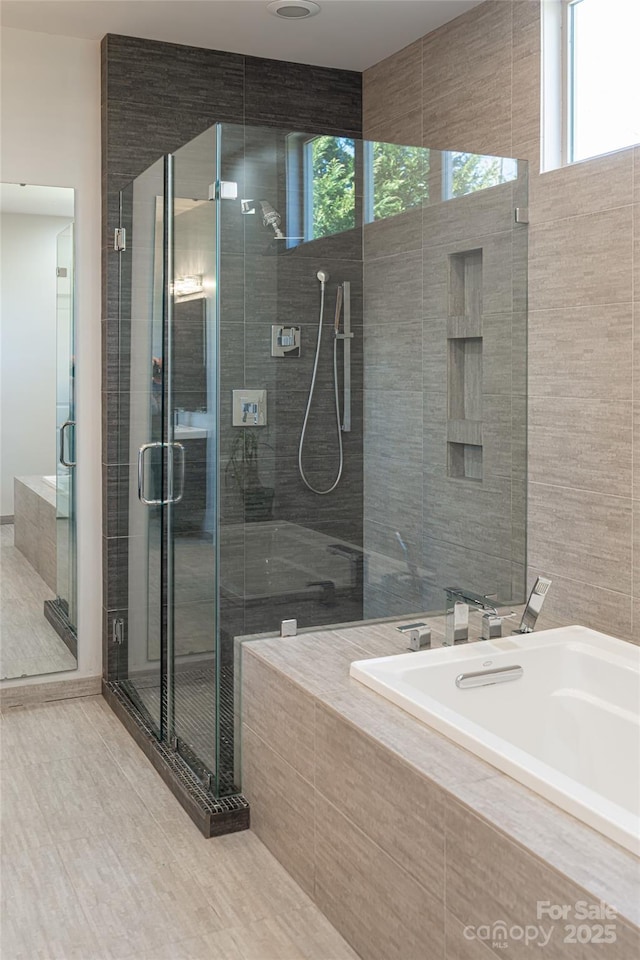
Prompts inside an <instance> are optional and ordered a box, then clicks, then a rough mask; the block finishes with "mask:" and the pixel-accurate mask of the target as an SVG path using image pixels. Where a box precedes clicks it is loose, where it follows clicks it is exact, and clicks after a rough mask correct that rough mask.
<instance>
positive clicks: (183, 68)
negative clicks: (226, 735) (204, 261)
mask: <svg viewBox="0 0 640 960" xmlns="http://www.w3.org/2000/svg"><path fill="white" fill-rule="evenodd" d="M361 116H362V114H361V75H360V74H358V73H354V72H350V71H340V70H332V69H327V68H324V67H316V66H308V65H305V64H296V63H285V62H280V61H273V60H263V59H259V58H255V57H244V56H241V55H238V54H233V53H224V52H219V51H214V50H205V49H201V48H196V47H186V46H181V45H177V44H168V43H157V42H155V41H150V40H143V39H137V38H131V37H121V36H113V35H109V36H107V37H106V38H105V40H104V41H103V45H102V117H103V128H102V149H103V238H102V242H103V322H102V342H103V383H102V389H103V394H102V398H103V650H104V653H105V658H104V669H105V675H106V676H107V677H108V678H109V679H117V678H118V677H122V676H126V668H127V647H126V643H125V644H123V645H122V646H117V645H114V644H113V643H112V642H111V631H110V625H111V622H112V620H113V618H114V617H116V616H118V617H119V616H124V617H126V613H127V610H126V605H127V584H128V570H127V563H128V560H127V557H128V540H127V535H128V522H127V502H128V493H127V486H128V480H129V473H130V465H129V462H128V458H129V451H128V443H127V439H126V438H127V434H128V415H129V411H128V402H127V398H128V393H129V388H130V385H129V383H128V382H127V381H126V378H123V367H122V365H121V364H120V362H119V361H120V354H121V352H122V350H123V349H124V345H123V343H122V342H121V340H120V339H119V329H118V254H117V253H115V252H114V251H113V231H114V228H115V227H116V226H117V225H118V195H119V191H120V190H121V189H122V188H123V187H124V186H126V184H127V183H129V182H130V181H131V180H132V179H134V178H135V177H136V176H138V175H139V174H140V173H142V172H143V171H144V170H146V169H147V168H148V167H149V166H150V165H151V164H152V163H153V162H154V161H156V160H157V159H158V158H159V157H161V156H162V155H163V154H164V153H167V152H173V151H175V150H177V149H178V148H179V147H180V146H182V145H183V144H185V143H186V142H188V141H190V140H191V139H193V138H194V137H196V136H197V135H198V134H200V133H202V132H203V131H204V130H206V129H207V128H208V127H210V126H211V125H212V124H214V123H215V122H216V121H227V122H228V123H235V124H242V123H246V124H248V125H260V126H266V127H273V128H288V129H291V130H304V131H306V132H310V133H329V134H334V135H340V136H352V137H358V136H360V134H361ZM238 208H239V204H238ZM243 219H244V218H243ZM248 219H252V220H257V218H248ZM227 235H228V236H231V234H227ZM231 242H232V241H231ZM261 242H262V243H263V241H261ZM226 252H227V253H228V254H229V256H230V260H231V261H233V255H234V252H235V253H240V254H242V252H243V251H242V248H240V249H239V250H238V249H237V248H236V249H235V251H234V250H233V249H231V250H227V251H226ZM224 253H225V251H223V255H224ZM310 253H312V252H311V251H310ZM316 253H317V256H318V260H317V262H316V261H315V260H314V259H313V254H312V256H311V257H310V258H309V259H308V261H307V262H306V263H304V264H302V263H300V261H301V260H302V258H301V257H296V256H292V257H283V258H282V260H281V262H282V264H283V266H282V267H278V268H276V266H275V263H276V261H280V258H277V257H264V258H262V259H263V260H264V264H263V267H264V275H265V276H267V277H268V283H267V285H266V286H265V285H264V284H263V285H262V286H260V279H261V278H260V275H259V270H258V265H257V263H256V264H253V265H254V266H255V267H256V269H255V271H254V272H253V273H252V274H251V277H249V276H248V277H247V279H248V280H249V281H250V280H251V279H255V285H253V284H252V283H251V282H249V283H248V286H247V289H254V290H255V291H260V292H261V297H262V299H261V300H260V302H259V303H258V304H256V305H255V306H256V309H255V310H254V311H253V312H252V311H251V301H252V297H251V296H248V297H247V299H246V300H245V299H244V294H243V276H242V274H240V287H239V291H236V290H234V282H233V278H234V273H233V270H232V266H233V264H232V263H230V262H228V263H227V264H226V266H227V268H228V270H227V273H226V275H225V279H226V281H227V283H226V289H227V291H228V292H229V294H230V299H229V300H228V301H227V303H226V312H225V311H224V310H223V316H222V318H221V320H222V324H223V325H224V324H227V326H226V327H225V330H226V331H227V332H228V333H230V332H231V325H232V324H235V326H236V329H237V330H241V331H242V337H241V340H242V341H243V343H244V340H245V339H247V342H248V343H250V345H251V346H252V348H255V349H262V347H264V356H263V357H262V359H261V358H260V357H259V356H257V355H256V354H255V351H254V350H250V351H249V352H248V354H247V363H248V364H253V368H254V369H260V371H261V373H262V374H264V373H265V372H266V371H267V369H268V367H269V365H270V357H269V354H268V353H267V349H268V347H269V340H268V337H266V336H264V333H265V330H266V327H265V324H266V323H267V321H268V322H269V323H271V322H272V321H271V319H270V313H273V322H275V320H276V319H279V320H281V321H283V322H286V320H287V319H289V322H292V321H293V320H294V319H295V320H296V321H297V322H300V316H301V314H302V315H304V316H305V318H307V317H308V321H309V335H308V336H307V343H306V346H307V354H308V353H309V348H310V338H311V333H310V331H311V325H312V322H313V320H314V319H315V315H316V311H317V302H318V287H317V281H315V279H314V277H315V272H316V270H317V269H318V268H319V267H320V266H323V267H324V268H325V269H326V268H327V266H328V268H329V270H330V272H331V273H332V274H333V276H334V278H335V280H338V279H340V278H345V277H346V274H347V273H349V271H351V273H353V266H351V267H350V266H349V263H347V260H349V261H350V259H351V255H350V254H346V255H345V254H344V251H342V252H340V251H337V252H336V251H335V250H330V251H328V250H326V249H322V250H317V251H316ZM236 259H237V260H238V262H240V261H241V260H242V257H241V256H239V257H236ZM358 259H361V250H359V251H358ZM327 260H330V261H337V264H336V266H335V267H334V268H333V269H332V266H331V264H328V263H327ZM285 263H286V266H285ZM296 264H298V267H296ZM358 269H359V270H360V276H361V263H359V264H358ZM290 274H296V277H297V279H298V280H299V285H298V287H297V288H295V290H294V292H293V293H291V291H290V287H289V283H290V280H291V279H293V277H292V276H290ZM275 278H277V292H278V296H279V297H281V300H280V306H281V307H282V309H281V310H279V311H278V310H277V309H276V308H275V305H274V291H275V290H276V286H275V283H276V279H275ZM352 279H354V280H358V276H357V274H356V275H355V276H353V277H352ZM334 289H335V288H334ZM266 290H268V291H269V297H267V296H266V295H265V291H266ZM235 293H238V296H235V299H234V295H235ZM296 297H298V299H297V300H296ZM234 304H235V306H236V307H239V312H238V311H236V312H234ZM223 305H224V304H223ZM238 321H239V322H238ZM258 322H259V323H260V331H259V336H258V335H257V331H258V326H257V323H258ZM305 322H306V320H305ZM269 329H270V328H269ZM252 332H256V336H255V337H253V338H251V337H250V336H249V335H250V334H251V333H252ZM232 339H233V338H230V339H229V340H228V341H226V345H227V347H228V353H227V360H228V363H229V366H230V372H231V367H232V365H233V351H232V346H233V343H232ZM242 357H243V361H244V348H243V350H242ZM294 371H295V372H294ZM223 372H224V371H223ZM236 372H237V373H238V375H239V376H242V377H244V376H245V374H247V375H248V367H245V365H244V363H243V365H242V369H241V370H236ZM287 376H288V380H287V384H288V388H289V389H290V390H291V391H293V393H296V392H297V399H298V401H299V400H300V397H301V395H302V393H303V389H304V388H306V386H307V384H308V365H307V364H306V363H303V364H300V365H299V366H296V365H295V363H294V365H293V367H289V368H288V374H287ZM235 385H236V386H244V380H243V381H242V382H239V383H236V384H235ZM256 385H257V386H262V385H267V384H256ZM298 405H299V404H298ZM272 413H273V414H274V416H276V417H277V418H278V417H279V418H280V421H281V430H280V438H281V442H280V446H279V447H278V448H277V449H276V450H275V457H274V460H275V459H277V458H278V457H279V458H280V462H279V463H278V464H277V467H278V472H279V475H280V476H281V477H282V478H283V482H284V483H285V484H286V483H287V482H288V483H289V489H288V490H287V489H284V488H281V489H280V490H276V505H277V504H278V503H280V504H281V505H282V510H281V513H282V518H284V519H293V520H295V516H293V514H291V516H290V515H289V514H290V513H291V511H292V510H294V509H298V511H299V515H300V516H301V517H302V516H304V519H305V523H306V525H307V526H312V525H313V521H314V515H313V505H312V504H311V503H309V502H307V500H305V499H304V495H303V494H302V493H301V492H300V491H297V493H296V494H295V495H293V494H292V492H291V488H292V485H293V483H294V477H293V469H292V467H291V468H290V469H289V470H288V471H286V470H282V469H281V468H282V466H283V459H287V460H289V459H290V460H292V457H293V454H292V449H290V447H291V445H290V444H289V447H288V448H287V450H286V451H285V450H284V449H283V446H282V442H283V440H284V439H285V438H287V439H290V435H291V434H292V431H288V430H287V429H285V427H286V425H285V423H284V419H285V416H286V413H287V408H286V402H285V401H282V402H281V408H280V410H279V411H276V410H275V409H274V410H272ZM276 422H278V421H276ZM292 429H293V428H292ZM123 441H124V442H123ZM354 444H355V447H356V454H357V445H358V437H357V436H356V437H354ZM292 462H293V461H292ZM351 464H352V470H355V473H354V474H353V475H352V476H351V477H350V478H349V482H348V483H347V485H346V486H345V488H344V495H343V497H342V499H341V500H336V501H334V504H335V505H336V510H337V513H336V514H335V515H330V514H329V513H328V512H327V507H326V505H325V504H323V509H324V511H325V513H324V515H322V516H318V517H317V518H316V519H317V520H318V522H319V525H320V526H321V527H322V525H323V524H324V528H325V529H327V530H331V535H332V536H338V533H337V528H338V527H339V526H340V523H343V525H344V529H345V539H349V537H351V536H352V533H353V529H352V528H353V524H352V523H351V521H352V519H353V518H354V517H355V519H356V527H357V519H358V517H361V512H362V496H361V485H362V479H361V466H360V464H361V461H360V458H359V456H358V455H356V456H355V457H353V458H352V459H351ZM275 466H276V464H275V463H274V464H273V467H275ZM268 471H269V464H268V463H265V473H264V475H263V476H264V479H265V480H266V479H268ZM349 491H350V493H349ZM350 496H352V497H353V499H352V501H351V500H350V499H349V497H350ZM228 506H229V505H228ZM229 509H231V507H230V506H229ZM287 511H289V513H287ZM238 518H239V519H241V518H242V511H241V512H240V514H239V515H238ZM228 519H229V522H231V523H232V522H233V520H234V517H233V516H231V515H229V518H228ZM310 521H311V522H310ZM242 581H243V582H244V576H243V577H242ZM232 606H233V605H232ZM240 607H241V608H242V607H243V605H242V604H240ZM227 612H228V615H229V617H230V618H231V617H232V612H231V609H229V610H228V611H227ZM293 615H295V614H293ZM244 626H245V623H244V611H243V609H240V611H238V608H237V605H236V606H235V609H234V611H233V622H231V619H230V621H229V632H238V633H242V632H244ZM251 626H253V624H251ZM268 626H270V624H269V625H262V624H259V625H258V629H267V628H268Z"/></svg>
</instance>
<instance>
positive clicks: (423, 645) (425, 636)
mask: <svg viewBox="0 0 640 960" xmlns="http://www.w3.org/2000/svg"><path fill="white" fill-rule="evenodd" d="M397 629H398V630H399V631H400V633H403V634H404V635H405V636H406V638H407V640H408V641H409V649H410V650H426V649H427V647H430V646H431V628H430V627H428V626H427V625H426V623H422V622H419V623H403V624H402V625H401V626H399V627H398V628H397Z"/></svg>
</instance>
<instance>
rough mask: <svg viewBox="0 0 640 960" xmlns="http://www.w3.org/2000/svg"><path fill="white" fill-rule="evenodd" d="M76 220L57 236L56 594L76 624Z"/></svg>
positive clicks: (75, 627)
mask: <svg viewBox="0 0 640 960" xmlns="http://www.w3.org/2000/svg"><path fill="white" fill-rule="evenodd" d="M73 293H74V281H73V224H72V223H70V224H69V226H67V227H65V229H64V230H62V231H61V232H60V233H59V234H58V237H57V241H56V427H57V437H58V457H57V463H56V594H57V598H58V605H59V608H60V611H61V613H62V614H63V615H64V616H65V617H66V619H67V621H68V623H69V625H70V626H71V628H72V629H73V630H76V629H77V619H78V618H77V592H76V497H75V466H76V464H75V459H76V458H75V426H76V423H75V337H74V316H73Z"/></svg>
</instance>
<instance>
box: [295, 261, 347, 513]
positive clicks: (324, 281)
mask: <svg viewBox="0 0 640 960" xmlns="http://www.w3.org/2000/svg"><path fill="white" fill-rule="evenodd" d="M328 279H329V274H328V273H325V272H324V271H323V270H320V271H319V272H318V280H319V281H320V318H319V320H318V339H317V341H316V355H315V359H314V362H313V374H312V377H311V386H310V387H309V396H308V398H307V409H306V410H305V414H304V422H303V424H302V432H301V433H300V444H299V446H298V469H299V471H300V476H301V478H302V482H303V483H304V484H305V486H306V487H308V488H309V490H311V492H312V493H317V494H318V496H320V497H325V496H326V495H327V494H328V493H332V492H333V491H334V490H335V489H336V487H337V486H338V484H339V483H340V479H341V477H342V469H343V466H344V452H343V449H342V427H341V424H340V399H339V395H338V337H337V333H338V325H339V323H340V308H341V304H342V300H341V298H340V288H338V301H337V303H336V319H335V328H334V337H333V392H334V396H335V408H336V430H337V433H338V447H339V450H340V463H339V466H338V474H337V476H336V479H335V480H334V482H333V483H332V484H331V486H330V487H328V488H327V489H326V490H318V489H317V488H316V487H313V486H312V485H311V484H310V483H309V481H308V480H307V478H306V476H305V472H304V467H303V465H302V448H303V447H304V439H305V436H306V433H307V424H308V422H309V413H310V412H311V404H312V402H313V393H314V390H315V387H316V378H317V375H318V362H319V360H320V345H321V343H322V324H323V321H324V302H325V292H326V287H327V281H328Z"/></svg>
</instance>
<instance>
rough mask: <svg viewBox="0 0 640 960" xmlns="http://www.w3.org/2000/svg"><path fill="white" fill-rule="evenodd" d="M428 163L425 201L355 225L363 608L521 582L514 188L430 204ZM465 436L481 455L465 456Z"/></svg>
mask: <svg viewBox="0 0 640 960" xmlns="http://www.w3.org/2000/svg"><path fill="white" fill-rule="evenodd" d="M414 53H415V51H414V49H413V48H409V51H408V52H407V51H403V52H402V55H401V56H400V68H401V69H408V67H409V66H410V65H411V64H413V67H415V56H414ZM405 55H406V59H404V57H405ZM409 82H410V81H409ZM376 83H377V80H376V79H375V78H374V87H375V85H376ZM391 87H392V89H393V82H392V83H391ZM404 132H405V131H403V133H404ZM380 135H381V136H382V137H383V138H384V137H387V136H389V135H390V133H389V131H388V130H383V131H382V132H381V134H380ZM414 141H415V137H414ZM430 167H431V169H432V171H433V174H432V177H431V190H430V194H431V196H430V202H429V203H428V204H425V206H424V208H423V209H417V210H414V211H412V212H408V213H405V214H403V215H401V216H398V217H393V218H391V219H388V220H380V221H378V222H374V223H372V224H367V225H366V226H365V228H364V345H365V378H364V387H365V391H364V546H365V551H366V558H367V559H366V564H367V568H366V576H365V596H364V615H365V617H367V616H370V617H375V616H385V615H392V614H395V613H399V614H400V613H402V614H407V613H410V612H411V611H420V610H425V609H426V610H439V609H442V608H443V607H444V593H443V588H444V587H446V586H452V585H460V586H465V587H467V588H468V589H471V590H474V591H476V592H478V593H482V594H488V595H496V594H497V596H498V597H499V599H500V600H501V601H503V602H505V603H507V602H509V601H518V602H519V601H520V600H521V599H522V598H523V597H522V595H523V592H524V565H525V553H524V536H523V530H524V523H525V509H524V498H523V497H522V496H519V495H518V494H519V492H520V490H521V487H522V483H523V480H522V477H523V463H522V460H523V457H522V444H521V443H520V442H519V441H520V440H521V439H522V437H523V436H524V434H525V430H526V422H525V405H526V396H525V382H524V379H523V378H522V377H521V376H519V375H518V374H519V370H520V365H521V363H522V358H521V356H520V351H521V349H522V348H521V344H522V342H523V341H524V339H525V324H526V319H525V315H524V313H523V312H522V310H521V309H519V307H520V303H521V298H522V292H521V290H520V274H521V272H522V267H523V265H524V264H526V259H525V258H526V249H524V248H522V241H523V238H522V231H524V232H526V227H524V226H521V225H516V226H514V224H513V219H514V217H513V210H514V207H515V206H516V205H518V202H519V201H518V199H517V198H518V196H519V195H520V192H521V191H522V189H523V184H522V183H511V182H510V183H506V184H502V185H500V186H496V187H493V188H491V189H488V190H483V191H479V192H477V193H472V194H469V195H468V196H465V197H460V198H457V199H453V200H448V201H446V202H441V201H440V196H441V194H440V190H441V185H440V182H439V172H440V170H441V156H440V155H439V153H438V152H437V151H431V155H430ZM525 180H526V174H524V173H523V182H524V181H525ZM470 251H476V253H475V254H473V266H472V267H469V268H468V269H467V279H466V281H465V283H466V286H463V285H462V282H461V283H460V285H459V286H460V289H459V290H457V289H454V286H455V285H454V283H453V280H454V279H455V269H456V266H458V265H459V264H460V258H461V257H467V258H468V257H469V255H470ZM477 251H481V263H480V255H479V254H478V253H477ZM523 261H524V264H523ZM470 287H474V288H477V290H476V293H477V294H478V297H477V302H476V305H475V306H473V305H472V304H470V303H467V304H466V306H462V305H461V302H460V298H462V299H464V295H465V294H464V291H465V289H466V290H467V293H468V291H469V288H470ZM480 300H481V301H482V306H481V308H480ZM463 314H468V316H463ZM460 347H462V351H461V350H460V349H459V348H460ZM453 348H458V349H457V352H455V353H454V351H453ZM462 354H464V356H463V355H462ZM454 441H457V443H455V446H453V443H452V442H454ZM470 444H471V445H473V453H474V454H477V452H478V448H480V449H481V456H482V463H481V465H478V462H477V457H474V460H473V462H472V464H470V462H469V460H467V461H466V466H465V465H464V457H465V456H468V453H469V445H470ZM465 451H466V452H465ZM458 452H460V454H461V457H462V458H463V459H462V461H461V462H460V464H458V463H457V461H455V460H454V459H453V458H454V455H455V454H456V453H458ZM398 533H399V534H400V535H401V537H402V540H403V541H404V543H405V545H406V549H407V553H408V561H407V558H406V556H405V553H404V551H403V548H402V547H401V545H400V544H399V541H398V536H397V534H398ZM414 567H415V570H414V569H413V568H414Z"/></svg>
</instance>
